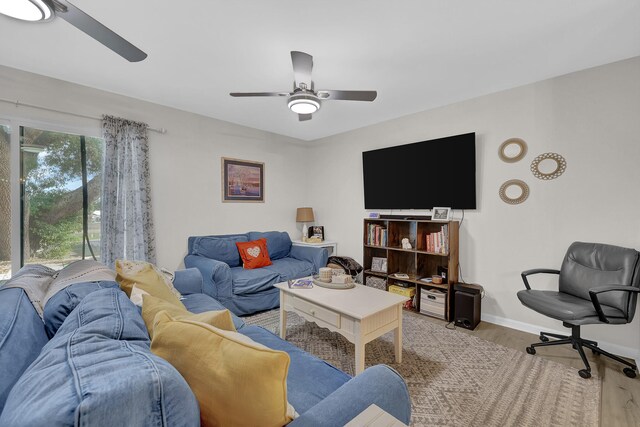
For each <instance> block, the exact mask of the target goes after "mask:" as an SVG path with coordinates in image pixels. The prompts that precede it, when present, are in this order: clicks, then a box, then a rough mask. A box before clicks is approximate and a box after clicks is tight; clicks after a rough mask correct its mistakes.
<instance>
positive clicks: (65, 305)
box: [44, 281, 119, 338]
mask: <svg viewBox="0 0 640 427" xmlns="http://www.w3.org/2000/svg"><path fill="white" fill-rule="evenodd" d="M108 288H116V289H118V288H119V286H118V284H117V283H116V282H114V281H102V282H86V283H76V284H75V285H71V286H67V287H66V288H64V289H63V290H61V291H59V292H58V293H56V294H55V295H54V296H52V297H51V298H50V299H49V301H47V305H45V306H44V326H45V330H46V331H47V335H48V336H49V338H51V337H53V336H54V335H55V334H56V332H57V331H58V328H59V327H60V326H61V325H62V323H63V322H64V321H65V319H66V318H67V316H68V315H69V313H71V312H72V311H73V309H74V308H76V307H77V306H78V304H80V301H82V300H83V299H84V297H86V296H87V295H89V294H90V293H92V292H95V291H99V290H100V289H108Z"/></svg>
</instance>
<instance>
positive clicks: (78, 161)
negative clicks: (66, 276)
mask: <svg viewBox="0 0 640 427" xmlns="http://www.w3.org/2000/svg"><path fill="white" fill-rule="evenodd" d="M103 153H104V142H103V141H102V140H101V139H99V138H91V137H85V136H81V135H73V134H69V133H63V132H54V131H49V130H43V129H37V128H33V127H25V126H21V127H20V154H21V212H22V215H21V230H20V233H21V246H22V248H21V249H22V250H21V254H22V262H21V264H22V265H24V264H33V263H36V264H45V265H48V266H50V267H51V268H54V269H60V268H62V267H64V266H65V265H67V264H69V263H70V262H73V261H75V260H78V259H83V258H85V257H87V258H91V257H92V254H95V257H96V258H98V257H99V253H98V251H99V250H100V193H101V188H102V161H103V155H104V154H103ZM0 196H1V194H0Z"/></svg>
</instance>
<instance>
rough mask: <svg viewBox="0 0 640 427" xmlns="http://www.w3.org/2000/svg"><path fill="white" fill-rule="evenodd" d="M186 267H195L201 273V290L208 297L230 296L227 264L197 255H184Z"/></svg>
mask: <svg viewBox="0 0 640 427" xmlns="http://www.w3.org/2000/svg"><path fill="white" fill-rule="evenodd" d="M184 265H185V267H187V268H197V269H198V270H200V273H201V274H202V292H203V293H205V294H207V295H209V296H210V297H213V298H217V297H218V296H219V295H220V296H229V297H230V296H231V293H232V289H231V282H232V278H231V268H229V265H228V264H225V263H224V262H222V261H216V260H215V259H211V258H205V257H203V256H199V255H187V256H186V257H184Z"/></svg>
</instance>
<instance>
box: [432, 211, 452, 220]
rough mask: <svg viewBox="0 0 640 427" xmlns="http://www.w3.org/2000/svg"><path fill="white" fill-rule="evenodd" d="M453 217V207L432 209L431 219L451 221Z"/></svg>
mask: <svg viewBox="0 0 640 427" xmlns="http://www.w3.org/2000/svg"><path fill="white" fill-rule="evenodd" d="M450 219H451V208H433V209H432V210H431V221H449V220H450Z"/></svg>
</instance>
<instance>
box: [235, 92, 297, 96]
mask: <svg viewBox="0 0 640 427" xmlns="http://www.w3.org/2000/svg"><path fill="white" fill-rule="evenodd" d="M229 95H231V96H235V97H242V96H289V93H288V92H231V93H230V94H229Z"/></svg>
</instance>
